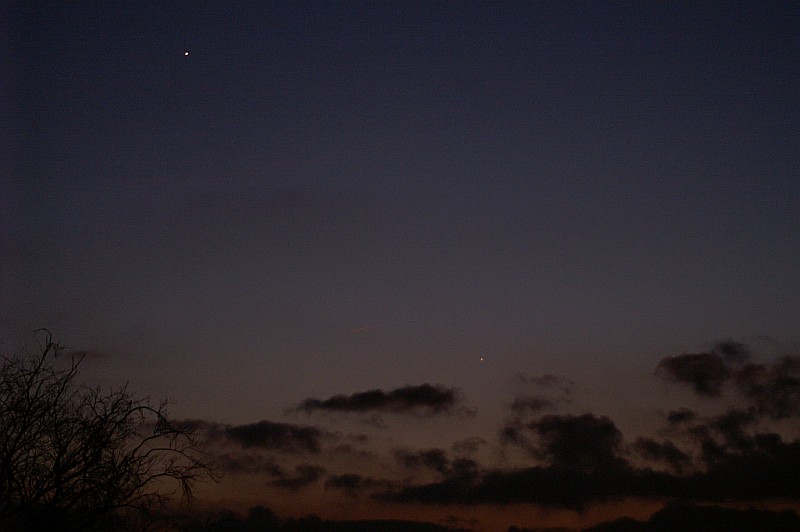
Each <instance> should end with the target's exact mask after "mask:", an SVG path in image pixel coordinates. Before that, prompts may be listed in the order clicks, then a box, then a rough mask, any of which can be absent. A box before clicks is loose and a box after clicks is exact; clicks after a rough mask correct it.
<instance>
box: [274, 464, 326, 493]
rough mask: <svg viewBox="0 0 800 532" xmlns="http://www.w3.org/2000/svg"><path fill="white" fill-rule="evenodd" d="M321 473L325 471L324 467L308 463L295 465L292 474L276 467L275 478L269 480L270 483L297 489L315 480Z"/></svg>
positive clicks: (293, 489)
mask: <svg viewBox="0 0 800 532" xmlns="http://www.w3.org/2000/svg"><path fill="white" fill-rule="evenodd" d="M323 473H325V469H324V468H322V467H319V466H316V465H310V464H300V465H297V466H295V468H294V474H293V475H289V474H287V473H285V472H284V471H283V470H281V469H276V470H275V471H274V474H273V476H275V477H277V478H276V479H275V480H273V481H272V482H270V485H271V486H276V487H278V488H284V489H288V490H292V491H297V490H299V489H301V488H304V487H306V486H308V485H309V484H313V483H314V482H316V481H317V479H319V478H320V477H321V476H322V474H323Z"/></svg>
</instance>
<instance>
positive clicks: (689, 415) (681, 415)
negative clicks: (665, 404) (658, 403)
mask: <svg viewBox="0 0 800 532" xmlns="http://www.w3.org/2000/svg"><path fill="white" fill-rule="evenodd" d="M696 418H697V414H695V413H694V412H693V411H692V410H689V409H688V408H681V409H679V410H671V411H670V412H668V413H667V421H668V422H669V424H670V425H678V424H680V423H687V422H689V421H694V420H695V419H696Z"/></svg>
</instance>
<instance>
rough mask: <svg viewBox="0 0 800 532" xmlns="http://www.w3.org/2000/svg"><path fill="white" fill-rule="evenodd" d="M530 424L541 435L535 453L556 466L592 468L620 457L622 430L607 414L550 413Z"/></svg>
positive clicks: (531, 428)
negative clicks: (618, 428) (604, 415)
mask: <svg viewBox="0 0 800 532" xmlns="http://www.w3.org/2000/svg"><path fill="white" fill-rule="evenodd" d="M528 428H529V429H530V430H531V431H532V432H533V433H534V434H536V436H537V437H538V441H539V448H538V449H537V450H536V451H535V454H536V455H538V456H539V457H542V458H544V459H545V460H547V461H548V462H549V463H550V464H552V465H554V466H566V467H573V468H574V467H577V468H584V469H587V468H588V469H593V468H596V467H598V466H600V467H602V466H606V465H608V464H609V463H615V462H617V461H618V458H617V456H616V453H617V451H618V449H619V447H620V444H621V443H622V434H621V433H620V431H619V430H617V427H616V426H614V423H613V422H612V421H611V420H610V419H608V418H607V417H596V416H594V415H593V414H584V415H581V416H572V415H566V416H555V415H550V416H544V417H542V418H541V419H539V420H538V421H534V422H532V423H530V424H529V425H528Z"/></svg>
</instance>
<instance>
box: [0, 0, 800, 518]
mask: <svg viewBox="0 0 800 532" xmlns="http://www.w3.org/2000/svg"><path fill="white" fill-rule="evenodd" d="M0 25H1V27H2V28H3V30H2V31H0V33H2V34H3V37H2V39H3V42H2V43H1V44H2V48H3V49H4V50H5V51H4V52H3V53H4V56H3V57H2V64H3V65H4V66H3V71H4V72H5V73H6V74H4V75H3V76H2V77H3V81H2V85H0V90H2V94H3V97H2V99H3V101H5V102H11V105H10V106H8V105H7V104H6V105H5V106H2V107H3V108H4V109H3V111H2V113H3V122H4V123H5V124H6V125H4V126H3V127H4V129H5V130H6V131H7V133H8V134H6V135H4V137H6V138H7V142H6V143H5V145H6V149H8V148H10V149H8V151H6V150H3V151H4V152H5V153H4V154H3V155H2V156H1V157H0V161H2V165H3V167H4V168H5V169H4V170H3V176H2V193H1V194H0V224H1V225H0V247H1V248H2V254H1V260H2V262H1V263H0V269H2V271H3V272H4V273H3V275H2V277H1V278H0V290H2V298H1V299H2V303H0V305H2V307H0V337H1V338H2V340H3V346H2V347H3V349H5V350H6V351H10V350H16V349H17V348H18V347H19V346H21V345H22V344H23V343H25V342H26V341H29V340H30V339H31V336H30V332H31V331H32V330H33V329H35V328H38V327H47V328H49V329H50V330H51V331H53V333H54V335H55V337H56V338H58V339H60V340H61V341H62V342H63V343H64V344H66V345H67V346H69V347H71V348H74V349H80V350H88V351H90V352H91V353H92V356H91V357H89V358H88V359H87V362H86V368H85V370H86V374H87V378H89V379H91V380H92V382H98V383H101V384H103V385H118V384H120V383H123V382H125V381H130V383H131V386H132V388H133V389H135V390H136V391H137V392H139V393H140V394H144V395H151V396H153V397H171V398H174V400H175V401H176V404H175V405H174V407H173V409H172V413H173V415H174V416H175V417H176V418H179V419H192V420H196V421H195V423H196V424H197V426H198V427H200V429H201V430H203V431H207V433H208V435H209V437H210V438H211V440H212V442H214V445H215V449H216V451H215V452H217V454H218V455H219V456H220V457H221V458H220V459H222V460H227V462H225V463H226V466H225V467H226V468H227V470H228V471H229V474H228V475H226V477H225V480H224V481H223V483H222V484H220V485H219V486H216V487H209V488H208V492H209V493H208V495H207V500H208V501H212V502H213V501H217V502H219V503H220V504H225V505H227V506H229V507H241V508H246V507H247V506H248V505H251V504H265V505H267V506H269V507H270V508H272V509H274V510H275V511H276V512H277V513H278V514H279V515H281V516H290V515H301V514H304V513H308V512H311V511H313V512H316V513H317V514H319V515H321V516H322V517H325V518H331V519H333V518H337V519H338V518H361V517H370V518H378V517H396V518H402V519H407V518H411V517H413V518H416V519H425V520H429V521H432V522H437V523H443V522H445V521H443V520H446V519H447V518H448V516H450V517H452V518H453V519H450V520H449V521H446V524H450V525H458V526H468V527H472V528H474V529H475V530H505V529H506V528H507V527H508V526H509V525H512V524H513V525H517V526H521V527H535V526H566V527H582V526H589V525H592V524H595V523H597V522H600V521H603V520H605V519H611V518H615V517H619V516H621V515H630V516H634V517H637V518H640V519H643V518H647V517H648V516H649V515H650V514H651V513H652V512H653V511H655V510H657V509H658V508H660V507H661V506H663V503H664V502H665V501H668V500H670V499H671V498H673V497H675V496H678V495H679V494H680V495H681V496H683V497H686V498H688V499H689V500H692V501H694V500H696V501H697V502H714V503H719V502H725V501H728V502H730V501H733V502H737V503H740V502H743V501H753V500H761V499H769V500H777V499H781V500H783V501H784V502H786V501H788V503H787V504H790V505H792V506H793V507H798V501H800V490H798V489H797V487H796V486H794V487H792V486H789V485H788V484H791V483H788V484H787V485H786V486H785V488H786V490H787V491H780V488H775V489H776V491H775V492H769V490H766V491H764V490H760V488H759V486H761V485H760V484H758V479H752V478H751V479H747V480H746V481H745V480H743V481H742V482H743V484H747V485H748V486H750V488H749V489H750V491H748V490H747V489H743V491H738V492H736V493H733V491H732V492H731V493H727V492H724V490H722V491H721V492H719V493H718V494H717V495H714V496H707V495H705V494H707V493H717V492H715V491H714V489H713V487H710V486H713V485H715V484H714V479H715V478H718V477H714V472H715V471H716V470H715V469H714V468H724V467H725V466H726V464H728V463H729V462H730V461H732V460H745V459H752V460H755V461H754V462H753V463H752V464H751V463H749V462H748V463H745V464H744V465H742V464H739V469H736V471H750V470H755V469H758V468H757V467H755V466H753V464H755V463H756V462H757V460H760V459H764V456H766V455H769V456H770V457H772V458H771V459H774V460H777V462H780V463H784V464H789V465H787V467H786V468H785V469H787V470H789V471H795V470H797V471H800V442H798V440H797V438H798V437H800V428H799V427H798V420H799V419H800V380H798V379H800V361H798V359H797V357H798V355H800V335H798V331H800V327H799V325H800V176H799V175H798V169H799V168H800V149H799V148H798V147H800V5H798V4H797V3H795V2H775V3H767V2H752V3H749V2H736V3H730V2H724V3H702V4H700V3H663V4H662V3H659V4H654V3H644V2H635V3H621V2H620V3H610V4H607V3H601V2H549V3H536V2H521V3H517V2H503V3H488V2H321V3H316V2H314V3H304V2H274V3H267V2H256V3H250V2H247V3H244V2H231V3H222V2H188V3H185V4H182V3H177V2H153V3H149V2H134V3H131V2H101V3H95V2H77V3H73V2H63V3H60V2H49V3H45V4H36V5H29V4H28V3H26V2H19V3H12V4H10V5H6V6H4V7H3V8H1V9H0ZM186 52H188V55H186ZM687 353H688V354H693V355H691V356H689V355H686V354H687ZM680 355H685V356H683V357H681V356H680ZM669 357H672V358H669ZM787 357H788V358H787ZM776 402H780V404H773V403H776ZM682 409H685V410H682ZM681 414H682V415H683V417H681ZM726 416H727V417H726ZM737 416H738V417H737ZM725 423H727V424H725ZM721 427H725V428H721ZM731 427H733V428H731ZM726 431H727V432H726ZM765 435H768V436H771V437H773V438H772V440H770V442H767V440H766V439H765V438H766V436H765ZM775 437H777V438H778V442H776V441H775ZM638 438H642V439H638ZM704 438H705V439H704ZM737 438H738V439H737ZM759 438H761V439H759ZM589 442H592V443H591V444H590V443H589ZM743 442H744V443H743ZM667 443H669V445H671V446H672V447H669V446H668V445H667ZM711 443H715V445H717V446H718V447H719V450H718V451H719V452H718V455H714V456H715V457H716V458H712V457H711V455H710V454H709V453H711V451H709V449H710V448H711ZM770 445H772V447H770ZM776 446H777V447H776ZM679 453H682V454H679ZM748 453H749V454H748ZM759 453H761V454H759ZM781 453H783V454H781ZM586 457H590V460H589V461H591V462H592V463H593V464H595V465H594V466H592V468H590V469H591V471H589V470H587V469H586V468H584V466H583V465H581V464H582V463H583V461H584V458H586ZM775 457H780V459H778V458H775ZM758 463H759V464H762V465H763V463H762V462H758ZM597 464H601V466H597ZM720 464H722V465H720ZM748 464H749V466H752V467H749V466H748ZM568 465H569V467H567V466H568ZM587 467H588V466H587ZM731 467H733V466H731ZM564 468H567V469H568V470H569V472H568V473H564ZM792 468H795V469H792ZM767 469H768V468H767ZM553 471H559V472H561V473H563V474H558V475H553V474H552V472H553ZM647 471H649V472H650V476H649V477H648V476H647V474H645V472H647ZM604 472H605V473H609V474H612V473H613V474H615V475H617V476H616V477H615V478H617V479H619V478H623V479H626V480H624V482H622V484H624V485H625V486H627V488H626V489H622V490H620V491H618V492H615V491H613V490H611V491H608V492H603V493H597V492H595V491H592V490H588V491H586V490H582V489H581V488H575V486H576V485H578V486H584V487H585V486H587V485H606V484H607V481H606V480H604V479H603V478H601V477H602V475H603V473H604ZM515 475H516V476H515ZM526 475H527V476H526ZM537 475H540V476H537ZM626 475H628V476H626ZM659 475H661V476H659ZM720 475H721V473H720ZM518 477H524V478H522V480H520V478H518ZM573 477H574V478H573ZM532 479H533V480H532ZM492 482H494V484H492ZM515 482H516V484H515ZM554 482H555V484H553V483H554ZM570 482H573V484H570ZM581 483H583V484H581ZM778 484H780V483H778ZM656 485H657V486H658V487H657V488H656V487H653V486H656ZM487 486H488V487H487ZM534 486H535V487H534ZM542 486H545V487H549V486H556V487H554V488H553V490H555V491H556V492H558V490H559V489H561V490H562V491H561V492H562V493H567V492H568V493H570V496H569V497H567V498H566V499H565V498H559V497H556V496H555V495H553V491H549V492H548V494H540V493H539V491H542V490H545V491H547V490H546V488H543V487H542ZM558 486H560V487H558ZM753 486H756V487H753ZM731 489H732V490H734V491H735V488H731ZM223 492H224V497H225V498H224V499H222V498H219V499H215V497H222V495H220V494H221V493H223ZM520 493H522V494H524V495H520ZM509 494H511V495H509ZM687 494H688V495H687ZM704 497H705V499H704ZM237 505H238V506H237Z"/></svg>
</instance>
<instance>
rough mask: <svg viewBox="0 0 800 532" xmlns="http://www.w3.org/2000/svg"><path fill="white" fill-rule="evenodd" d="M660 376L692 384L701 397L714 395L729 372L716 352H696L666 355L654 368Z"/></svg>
mask: <svg viewBox="0 0 800 532" xmlns="http://www.w3.org/2000/svg"><path fill="white" fill-rule="evenodd" d="M656 372H657V373H658V374H659V375H661V376H662V377H664V378H666V379H669V380H671V381H674V382H685V383H688V384H691V385H692V388H693V389H694V391H695V393H697V395H700V396H703V397H716V396H718V395H720V393H722V386H723V384H725V382H726V381H727V380H728V377H729V376H730V372H729V371H728V366H727V365H726V364H725V361H724V360H723V359H722V357H721V356H720V355H718V354H717V353H696V354H684V355H676V356H672V357H667V358H665V359H663V360H662V361H661V362H660V363H659V364H658V367H657V368H656Z"/></svg>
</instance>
